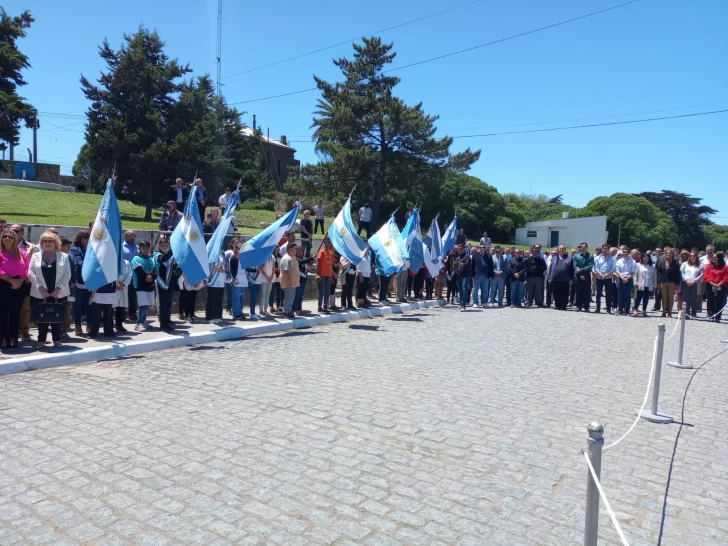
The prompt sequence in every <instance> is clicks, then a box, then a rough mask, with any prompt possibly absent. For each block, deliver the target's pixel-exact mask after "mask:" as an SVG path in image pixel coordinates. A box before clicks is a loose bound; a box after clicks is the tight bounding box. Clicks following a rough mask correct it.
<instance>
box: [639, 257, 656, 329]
mask: <svg viewBox="0 0 728 546" xmlns="http://www.w3.org/2000/svg"><path fill="white" fill-rule="evenodd" d="M640 261H641V263H640V264H638V266H637V272H636V273H635V276H634V284H635V286H636V287H637V297H636V298H635V300H634V316H635V317H636V316H637V314H638V312H639V306H640V302H642V316H643V317H646V316H647V302H648V301H649V300H650V294H651V293H652V291H653V290H654V289H655V267H654V266H653V265H652V257H651V256H650V255H649V254H643V255H642V258H641V260H640Z"/></svg>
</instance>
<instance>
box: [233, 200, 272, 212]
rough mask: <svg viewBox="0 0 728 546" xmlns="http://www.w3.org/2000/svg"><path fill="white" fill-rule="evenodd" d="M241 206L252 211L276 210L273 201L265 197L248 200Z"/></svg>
mask: <svg viewBox="0 0 728 546" xmlns="http://www.w3.org/2000/svg"><path fill="white" fill-rule="evenodd" d="M241 206H242V207H243V208H246V209H250V210H271V211H274V210H276V207H275V203H274V202H273V199H267V198H265V197H261V198H260V199H248V200H247V201H245V202H244V203H243V204H242V205H241Z"/></svg>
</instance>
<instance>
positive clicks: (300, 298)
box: [293, 277, 308, 311]
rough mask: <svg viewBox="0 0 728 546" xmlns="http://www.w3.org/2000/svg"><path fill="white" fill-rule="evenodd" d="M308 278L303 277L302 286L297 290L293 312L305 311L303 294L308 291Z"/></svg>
mask: <svg viewBox="0 0 728 546" xmlns="http://www.w3.org/2000/svg"><path fill="white" fill-rule="evenodd" d="M307 279H308V277H301V284H299V285H298V288H297V289H296V297H295V298H293V310H294V311H300V310H301V309H303V293H304V292H305V291H306V280H307Z"/></svg>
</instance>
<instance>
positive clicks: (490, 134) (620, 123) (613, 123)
mask: <svg viewBox="0 0 728 546" xmlns="http://www.w3.org/2000/svg"><path fill="white" fill-rule="evenodd" d="M724 112H728V110H712V111H710V112H696V113H694V114H680V115H678V116H664V117H661V118H647V119H632V120H627V121H612V122H609V123H592V124H589V125H572V126H569V127H552V128H550V129H530V130H528V131H508V132H506V133H485V134H482V135H458V136H454V137H451V138H475V137H490V136H502V135H521V134H526V133H545V132H548V131H566V130H567V129H585V128H588V127H605V126H607V125H627V124H630V123H645V122H648V121H661V120H665V119H677V118H690V117H694V116H708V115H711V114H722V113H724Z"/></svg>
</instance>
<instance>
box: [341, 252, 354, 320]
mask: <svg viewBox="0 0 728 546" xmlns="http://www.w3.org/2000/svg"><path fill="white" fill-rule="evenodd" d="M339 267H340V268H341V309H342V311H343V310H348V311H352V310H355V309H356V307H354V285H355V284H356V267H355V266H354V265H352V263H351V262H350V261H349V260H347V259H346V258H345V257H344V256H341V257H340V258H339Z"/></svg>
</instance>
